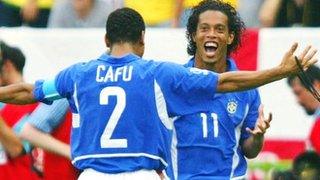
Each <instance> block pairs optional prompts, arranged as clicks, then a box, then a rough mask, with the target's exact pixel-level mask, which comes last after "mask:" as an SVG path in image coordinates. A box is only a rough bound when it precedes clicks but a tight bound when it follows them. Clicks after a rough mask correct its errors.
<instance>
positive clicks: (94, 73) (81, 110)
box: [34, 54, 218, 173]
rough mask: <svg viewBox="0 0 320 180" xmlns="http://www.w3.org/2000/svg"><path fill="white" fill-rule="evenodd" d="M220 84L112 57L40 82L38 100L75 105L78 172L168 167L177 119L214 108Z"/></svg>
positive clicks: (209, 77)
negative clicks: (63, 98)
mask: <svg viewBox="0 0 320 180" xmlns="http://www.w3.org/2000/svg"><path fill="white" fill-rule="evenodd" d="M217 83H218V76H217V74H215V73H212V72H208V71H202V70H198V69H187V68H184V67H182V66H180V65H177V64H173V63H165V62H162V63H159V62H154V61H146V60H143V59H141V58H140V57H138V56H136V55H133V54H128V55H125V56H123V57H120V58H116V57H112V56H109V55H106V54H104V55H102V56H101V57H100V58H98V59H96V60H93V61H90V62H89V63H79V64H76V65H73V66H71V67H69V68H67V69H65V70H63V71H61V72H60V73H59V74H58V75H57V76H56V78H55V79H54V80H53V81H52V80H51V81H38V82H37V83H36V85H35V86H36V87H35V92H34V94H35V96H36V97H37V99H39V100H41V101H43V102H46V101H47V102H48V101H52V100H54V99H55V98H61V97H66V98H67V99H68V100H69V104H70V107H71V110H72V113H73V122H72V135H71V150H72V159H73V161H72V162H73V164H74V165H75V166H76V167H77V168H78V169H88V168H92V169H94V170H96V171H100V172H105V173H119V172H130V171H136V170H141V169H153V170H162V169H164V167H165V166H166V165H167V162H168V161H169V160H170V153H169V152H170V144H171V140H170V138H171V132H170V130H171V129H172V126H173V125H172V121H170V120H169V117H174V116H181V115H185V114H191V113H195V112H199V111H203V110H204V109H206V107H207V106H208V105H209V104H211V101H212V99H213V97H214V94H215V89H216V86H217ZM43 95H44V96H43Z"/></svg>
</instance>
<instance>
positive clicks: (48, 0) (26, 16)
mask: <svg viewBox="0 0 320 180" xmlns="http://www.w3.org/2000/svg"><path fill="white" fill-rule="evenodd" d="M1 1H2V2H1V3H0V4H1V5H0V12H1V13H0V26H6V27H16V26H21V25H27V26H31V27H46V26H47V22H48V17H49V14H50V9H51V6H52V4H53V0H1Z"/></svg>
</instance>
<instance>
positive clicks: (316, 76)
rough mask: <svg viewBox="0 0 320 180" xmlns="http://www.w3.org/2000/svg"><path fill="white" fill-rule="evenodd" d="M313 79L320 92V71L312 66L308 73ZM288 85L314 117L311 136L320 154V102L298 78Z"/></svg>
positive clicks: (308, 112)
mask: <svg viewBox="0 0 320 180" xmlns="http://www.w3.org/2000/svg"><path fill="white" fill-rule="evenodd" d="M305 73H306V74H307V75H309V76H310V77H311V82H312V84H313V86H314V88H315V89H316V90H317V91H318V92H320V69H319V67H317V66H311V67H310V68H309V69H308V70H307V71H306V72H305ZM288 84H289V85H290V87H291V88H292V91H293V93H294V94H295V96H296V99H297V101H298V103H299V104H300V105H301V106H302V107H303V108H304V110H305V111H306V113H307V114H308V115H313V116H314V119H315V121H314V124H313V127H312V129H311V132H310V134H309V141H310V142H309V143H310V145H311V148H312V149H314V150H315V151H316V152H317V153H319V154H320V138H319V137H320V102H319V101H317V100H316V99H315V98H314V97H313V96H312V94H311V93H310V92H309V91H308V90H307V89H306V88H305V87H304V85H303V84H302V83H301V81H300V79H299V78H298V77H297V76H292V77H289V78H288Z"/></svg>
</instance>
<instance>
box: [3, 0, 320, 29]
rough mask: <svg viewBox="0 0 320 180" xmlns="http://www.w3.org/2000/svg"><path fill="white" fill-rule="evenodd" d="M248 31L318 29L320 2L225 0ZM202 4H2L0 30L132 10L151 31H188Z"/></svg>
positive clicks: (66, 0) (95, 23)
mask: <svg viewBox="0 0 320 180" xmlns="http://www.w3.org/2000/svg"><path fill="white" fill-rule="evenodd" d="M225 1H226V2H229V3H230V4H232V5H233V6H234V7H236V8H237V10H238V12H239V14H240V15H241V17H242V19H243V21H244V22H245V24H246V26H247V27H292V26H306V27H317V26H319V25H320V11H319V7H320V1H319V0H225ZM199 2H200V0H1V1H0V12H1V13H0V26H6V27H16V26H30V27H49V28H52V27H61V28H77V27H104V26H105V19H106V17H107V16H108V14H109V13H110V12H111V11H113V10H115V9H117V8H120V7H131V8H133V9H136V10H137V11H138V12H139V13H141V14H142V16H143V18H144V19H145V21H146V24H147V26H149V27H173V28H178V27H185V26H186V23H187V22H186V20H187V17H188V15H189V13H190V9H191V7H192V6H194V5H196V4H198V3H199Z"/></svg>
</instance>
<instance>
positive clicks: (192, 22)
mask: <svg viewBox="0 0 320 180" xmlns="http://www.w3.org/2000/svg"><path fill="white" fill-rule="evenodd" d="M208 10H214V11H220V12H222V13H223V14H225V15H226V16H227V17H228V29H229V32H230V33H233V34H234V39H233V42H232V43H231V44H229V45H228V47H227V48H228V49H227V56H229V55H230V53H231V52H232V51H234V50H236V49H237V48H238V47H239V46H240V45H241V35H242V33H243V31H244V30H245V25H244V22H243V21H242V20H241V18H240V16H239V14H238V13H237V11H236V9H235V8H234V7H232V6H231V5H230V4H228V3H225V2H222V1H221V0H204V1H202V2H200V3H199V4H198V5H197V6H195V7H193V8H192V13H191V15H190V17H189V19H188V24H187V32H186V36H187V39H188V48H187V50H188V54H189V55H191V56H194V55H195V54H196V50H197V47H196V43H195V42H194V41H193V39H192V36H193V35H194V34H195V33H196V31H197V26H198V23H199V16H200V14H201V13H203V12H205V11H208Z"/></svg>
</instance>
